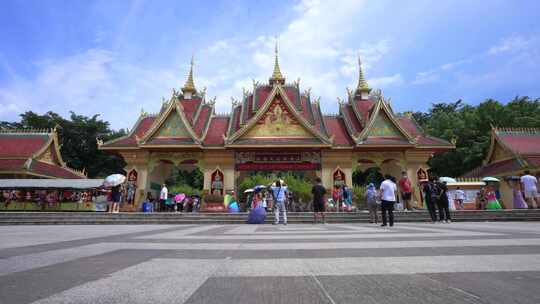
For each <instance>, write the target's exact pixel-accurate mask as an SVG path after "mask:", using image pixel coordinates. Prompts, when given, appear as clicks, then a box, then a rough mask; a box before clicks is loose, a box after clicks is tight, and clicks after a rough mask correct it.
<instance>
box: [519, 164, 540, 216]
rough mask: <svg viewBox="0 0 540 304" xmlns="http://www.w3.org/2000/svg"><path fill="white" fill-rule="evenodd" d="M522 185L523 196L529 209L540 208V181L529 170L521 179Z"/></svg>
mask: <svg viewBox="0 0 540 304" xmlns="http://www.w3.org/2000/svg"><path fill="white" fill-rule="evenodd" d="M521 185H522V186H523V187H522V188H523V194H524V195H525V201H527V205H529V208H531V209H534V208H538V207H540V195H539V194H538V179H537V178H536V177H535V176H533V175H531V172H530V171H529V170H526V171H525V172H524V175H523V176H522V177H521Z"/></svg>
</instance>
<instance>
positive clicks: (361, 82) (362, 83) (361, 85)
mask: <svg viewBox="0 0 540 304" xmlns="http://www.w3.org/2000/svg"><path fill="white" fill-rule="evenodd" d="M362 92H365V93H368V94H369V92H371V88H370V87H369V85H368V83H367V81H366V79H365V78H364V72H363V71H362V61H361V60H360V56H358V85H357V86H356V94H357V95H360V93H362Z"/></svg>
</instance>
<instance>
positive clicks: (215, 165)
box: [99, 49, 454, 201]
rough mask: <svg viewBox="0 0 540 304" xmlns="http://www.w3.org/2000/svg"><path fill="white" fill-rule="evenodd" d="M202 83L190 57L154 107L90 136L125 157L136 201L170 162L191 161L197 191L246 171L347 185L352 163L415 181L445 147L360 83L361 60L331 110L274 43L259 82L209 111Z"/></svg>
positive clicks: (225, 187) (220, 189) (219, 186)
mask: <svg viewBox="0 0 540 304" xmlns="http://www.w3.org/2000/svg"><path fill="white" fill-rule="evenodd" d="M205 91H206V90H202V91H201V90H198V89H197V88H196V86H195V84H194V79H193V62H192V64H191V68H190V71H189V75H188V78H187V81H186V83H185V85H184V86H183V87H182V89H181V91H176V90H173V93H172V95H171V96H170V98H169V99H168V100H166V101H164V103H163V105H162V108H161V110H160V112H159V113H157V114H148V113H145V112H141V114H140V116H139V118H138V119H137V121H136V123H135V125H134V126H133V128H132V129H131V131H130V132H129V134H127V135H126V136H124V137H121V138H118V139H115V140H112V141H109V142H105V143H103V142H99V144H100V149H101V150H106V151H110V152H113V153H118V154H120V155H122V156H123V157H124V159H125V161H126V162H127V167H126V172H128V178H129V179H130V180H132V181H133V182H136V184H137V187H138V191H137V201H140V199H142V197H143V196H144V195H145V194H146V193H147V192H152V191H158V190H159V185H160V184H162V183H163V182H164V180H165V179H166V178H167V177H168V176H169V175H170V173H171V170H172V168H173V167H174V166H179V167H180V168H185V169H188V170H189V169H190V168H191V169H193V168H199V169H200V170H201V171H202V172H203V174H204V191H206V192H210V193H217V194H223V193H225V192H226V191H229V190H235V189H236V188H237V187H238V184H237V183H238V182H239V181H240V180H241V179H242V177H243V176H245V175H246V174H249V173H250V172H254V171H272V172H276V171H277V172H280V171H303V172H304V173H305V174H306V175H305V176H307V177H308V178H312V177H315V176H319V177H321V178H322V180H323V185H324V186H325V187H327V188H331V187H332V185H335V184H336V183H346V184H348V185H351V184H352V173H353V172H354V170H356V169H362V170H364V169H367V168H369V167H379V168H380V169H381V171H382V173H389V174H392V175H393V176H396V177H399V176H400V174H401V172H402V171H406V172H408V175H409V177H411V179H412V180H413V181H414V182H418V181H419V180H420V179H423V178H425V177H426V172H427V169H428V167H427V164H426V163H427V160H428V159H429V158H430V157H431V155H433V153H437V152H441V151H446V150H449V149H452V148H453V147H454V146H453V145H452V144H451V143H449V142H447V141H445V140H442V139H438V138H434V137H431V136H428V135H426V134H425V133H424V132H423V131H422V130H421V128H420V127H419V126H418V125H417V124H416V123H415V122H414V120H413V119H412V117H411V116H410V115H401V114H396V113H394V112H393V110H392V107H391V104H390V103H389V101H388V100H386V99H385V98H384V97H383V96H382V94H381V93H380V91H378V92H372V90H371V88H370V87H369V86H368V83H367V82H366V80H365V78H364V75H363V72H362V66H361V64H360V61H359V75H358V85H357V87H356V89H355V90H351V91H349V90H348V92H347V93H348V97H347V99H346V101H339V102H338V106H339V113H338V114H336V115H324V114H323V113H322V112H321V108H320V104H319V99H318V98H313V97H312V96H311V93H310V90H305V91H302V90H301V89H300V83H299V81H295V82H293V83H287V82H286V81H285V77H284V76H283V74H282V73H281V69H280V66H279V61H278V55H277V49H276V56H275V63H274V70H273V73H272V75H271V77H270V78H269V80H268V82H265V83H258V82H254V83H253V87H252V89H251V90H245V91H244V93H243V96H242V98H241V100H239V101H236V100H234V101H233V102H232V107H231V111H230V113H229V114H227V115H216V113H215V110H214V101H212V100H207V98H206V92H205ZM417 191H418V190H417V189H416V192H417ZM415 198H416V200H419V199H420V198H419V195H418V192H417V193H416V195H415Z"/></svg>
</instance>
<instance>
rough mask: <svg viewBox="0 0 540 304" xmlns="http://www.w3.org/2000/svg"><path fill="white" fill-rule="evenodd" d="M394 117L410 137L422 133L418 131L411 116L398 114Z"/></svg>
mask: <svg viewBox="0 0 540 304" xmlns="http://www.w3.org/2000/svg"><path fill="white" fill-rule="evenodd" d="M396 119H397V121H398V123H399V125H400V126H401V127H402V128H404V129H405V130H406V131H407V132H408V133H409V134H410V135H411V136H412V137H416V136H418V135H420V134H422V131H420V129H419V128H418V126H417V125H416V123H415V122H414V121H413V120H412V119H411V118H409V117H406V116H398V117H396Z"/></svg>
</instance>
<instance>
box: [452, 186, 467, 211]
mask: <svg viewBox="0 0 540 304" xmlns="http://www.w3.org/2000/svg"><path fill="white" fill-rule="evenodd" d="M454 201H455V203H457V204H456V206H457V207H456V208H457V209H459V210H463V209H464V207H463V202H464V201H465V191H463V190H461V187H457V189H456V191H455V194H454Z"/></svg>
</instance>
